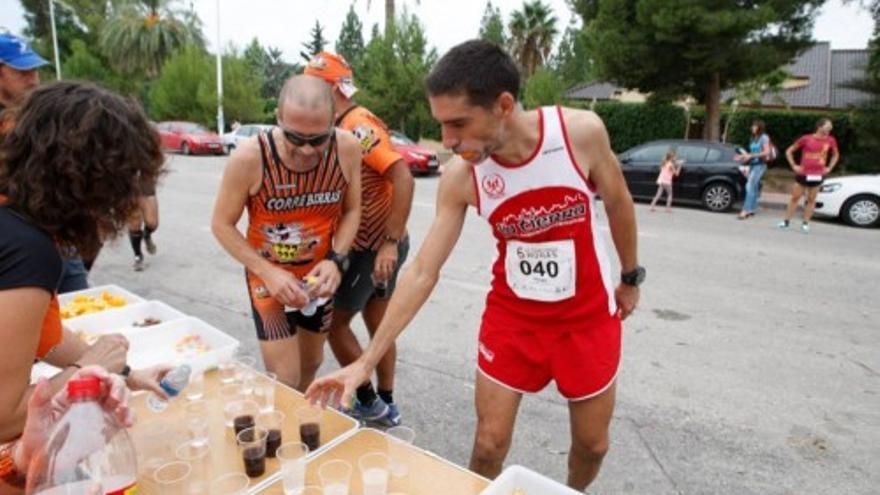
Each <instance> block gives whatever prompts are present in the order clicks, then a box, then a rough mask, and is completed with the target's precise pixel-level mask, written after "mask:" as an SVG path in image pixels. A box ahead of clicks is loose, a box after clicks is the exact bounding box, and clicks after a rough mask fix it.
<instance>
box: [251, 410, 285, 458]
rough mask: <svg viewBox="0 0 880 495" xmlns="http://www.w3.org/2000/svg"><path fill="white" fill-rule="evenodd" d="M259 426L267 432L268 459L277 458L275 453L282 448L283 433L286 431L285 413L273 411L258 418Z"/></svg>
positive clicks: (261, 414)
mask: <svg viewBox="0 0 880 495" xmlns="http://www.w3.org/2000/svg"><path fill="white" fill-rule="evenodd" d="M257 426H259V427H260V428H262V429H264V430H266V432H267V433H268V434H267V436H266V457H275V451H276V450H278V447H280V446H281V442H282V438H281V431H282V430H283V429H284V428H283V426H284V413H282V412H281V411H272V412H266V413H260V415H259V416H257Z"/></svg>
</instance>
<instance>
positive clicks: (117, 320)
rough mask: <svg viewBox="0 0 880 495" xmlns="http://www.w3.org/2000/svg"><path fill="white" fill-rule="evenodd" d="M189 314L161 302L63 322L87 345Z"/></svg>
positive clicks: (124, 307) (127, 307) (88, 315)
mask: <svg viewBox="0 0 880 495" xmlns="http://www.w3.org/2000/svg"><path fill="white" fill-rule="evenodd" d="M185 317H186V315H185V314H183V313H181V312H180V311H178V310H176V309H174V308H172V307H171V306H169V305H167V304H165V303H163V302H161V301H147V302H142V303H134V304H129V305H126V306H123V307H121V308H118V309H115V310H113V311H103V312H100V313H92V314H87V315H83V316H78V317H76V318H70V319H68V320H65V321H64V325H65V326H66V327H68V328H70V329H71V330H73V331H74V332H76V333H77V334H79V336H80V338H82V339H83V340H85V341H86V343H88V344H92V343H94V341H95V340H97V338H98V337H99V336H101V335H105V334H108V333H121V334H122V335H128V334H130V333H132V332H136V331H138V330H140V329H142V328H151V327H154V326H156V325H160V324H162V323H169V322H172V321H174V320H179V319H181V318H185Z"/></svg>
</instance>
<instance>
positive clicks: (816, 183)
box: [794, 175, 825, 187]
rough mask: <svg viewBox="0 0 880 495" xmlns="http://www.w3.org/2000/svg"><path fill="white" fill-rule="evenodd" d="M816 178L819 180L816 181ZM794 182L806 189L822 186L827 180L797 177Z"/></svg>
mask: <svg viewBox="0 0 880 495" xmlns="http://www.w3.org/2000/svg"><path fill="white" fill-rule="evenodd" d="M814 177H818V180H816V179H815V178H814ZM809 179H813V180H809ZM794 181H795V182H797V183H798V184H800V185H802V186H804V187H819V186H821V185H822V183H823V182H825V178H824V177H822V176H812V175H810V176H806V175H796V176H795V177H794Z"/></svg>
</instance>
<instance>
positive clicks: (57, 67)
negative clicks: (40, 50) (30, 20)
mask: <svg viewBox="0 0 880 495" xmlns="http://www.w3.org/2000/svg"><path fill="white" fill-rule="evenodd" d="M49 24H51V25H52V49H53V50H54V51H55V78H56V79H58V80H59V81H60V80H61V58H60V57H59V55H58V33H57V32H56V31H55V0H49Z"/></svg>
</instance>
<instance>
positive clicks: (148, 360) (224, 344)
mask: <svg viewBox="0 0 880 495" xmlns="http://www.w3.org/2000/svg"><path fill="white" fill-rule="evenodd" d="M189 334H196V335H198V336H199V337H201V339H202V341H203V342H204V343H205V344H206V345H207V346H208V347H209V348H210V350H209V351H207V352H205V353H202V354H194V355H188V354H181V353H178V352H177V351H176V350H175V349H174V345H175V344H176V343H177V342H178V341H179V340H180V339H181V338H183V337H185V336H186V335H189ZM126 337H127V338H128V342H129V348H128V364H129V366H131V367H132V368H145V367H147V366H153V365H156V364H178V363H180V364H184V363H185V364H189V365H190V366H191V367H192V368H193V371H204V370H206V369H209V368H213V367H215V366H217V365H218V364H220V362H221V361H223V360H225V359H228V358H230V357H232V355H233V354H235V351H236V350H237V349H238V345H239V342H238V340H236V339H234V338H233V337H230V336H229V335H227V334H225V333H224V332H222V331H220V330H218V329H217V328H214V327H212V326H211V325H209V324H207V323H205V322H204V321H202V320H200V319H198V318H193V317H186V318H181V319H177V320H174V321H170V322H168V323H162V324H159V325H154V326H151V327H146V328H139V329H137V330H136V331H133V332H132V333H131V334H129V335H127V336H126Z"/></svg>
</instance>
